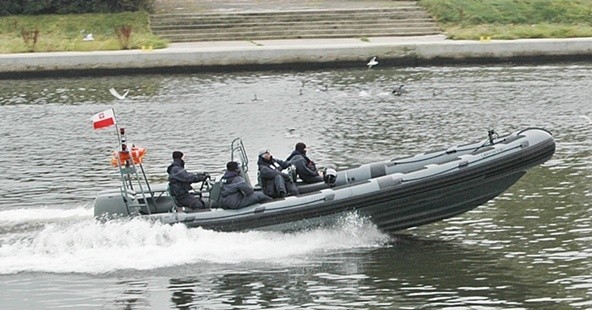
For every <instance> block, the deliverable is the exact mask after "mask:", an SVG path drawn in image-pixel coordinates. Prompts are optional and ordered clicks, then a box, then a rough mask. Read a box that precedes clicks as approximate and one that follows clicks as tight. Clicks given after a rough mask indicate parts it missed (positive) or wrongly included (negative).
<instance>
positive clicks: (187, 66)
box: [0, 35, 592, 79]
mask: <svg viewBox="0 0 592 310" xmlns="http://www.w3.org/2000/svg"><path fill="white" fill-rule="evenodd" d="M374 56H376V57H377V59H378V62H379V66H422V65H452V64H469V63H504V62H514V63H540V62H549V61H554V62H563V61H566V62H567V61H579V60H592V38H573V39H524V40H510V41H505V40H491V41H454V40H447V39H445V38H444V36H443V35H435V36H420V37H376V38H370V39H368V40H360V39H330V40H327V39H309V40H270V41H217V42H198V43H175V44H171V46H170V47H168V48H166V49H161V50H129V51H97V52H56V53H30V54H4V55H0V78H4V79H7V78H8V79H10V78H24V77H42V76H58V75H59V76H76V75H86V74H93V75H102V74H105V75H112V74H135V73H162V72H179V73H185V72H213V71H231V70H268V69H298V70H306V69H317V68H327V67H364V66H365V65H366V63H367V62H368V60H369V59H370V58H372V57H374Z"/></svg>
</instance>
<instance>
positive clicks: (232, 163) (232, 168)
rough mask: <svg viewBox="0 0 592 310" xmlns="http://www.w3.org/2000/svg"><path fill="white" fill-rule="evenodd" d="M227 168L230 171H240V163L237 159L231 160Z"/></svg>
mask: <svg viewBox="0 0 592 310" xmlns="http://www.w3.org/2000/svg"><path fill="white" fill-rule="evenodd" d="M226 169H227V170H228V171H238V163H237V162H236V161H229V162H228V163H227V164H226Z"/></svg>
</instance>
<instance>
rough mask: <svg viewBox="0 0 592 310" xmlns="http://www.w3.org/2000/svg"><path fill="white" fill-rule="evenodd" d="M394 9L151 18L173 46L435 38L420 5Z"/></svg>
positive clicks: (155, 29) (434, 29) (433, 25)
mask: <svg viewBox="0 0 592 310" xmlns="http://www.w3.org/2000/svg"><path fill="white" fill-rule="evenodd" d="M402 3H404V4H403V5H400V6H397V7H395V8H378V9H376V8H375V9H353V10H352V9H348V10H341V9H331V10H294V11H259V12H230V13H203V14H200V13H166V14H154V15H151V17H150V23H151V28H152V31H153V32H154V33H155V34H156V35H159V36H161V37H164V38H167V39H169V40H171V41H172V42H187V41H204V40H208V41H209V40H245V38H246V39H259V40H264V39H291V38H330V37H335V38H345V37H353V38H357V37H370V36H385V35H387V36H406V35H431V34H437V33H440V30H439V29H438V26H437V24H436V23H435V22H434V20H433V19H432V18H431V17H430V16H429V15H428V14H427V12H425V10H423V9H422V8H421V7H419V6H417V5H410V3H409V2H402Z"/></svg>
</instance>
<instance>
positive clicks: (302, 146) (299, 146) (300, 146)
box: [296, 142, 306, 152]
mask: <svg viewBox="0 0 592 310" xmlns="http://www.w3.org/2000/svg"><path fill="white" fill-rule="evenodd" d="M305 148H306V144H304V143H302V142H298V143H296V150H297V151H300V152H302V151H304V149H305Z"/></svg>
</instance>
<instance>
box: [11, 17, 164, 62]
mask: <svg viewBox="0 0 592 310" xmlns="http://www.w3.org/2000/svg"><path fill="white" fill-rule="evenodd" d="M122 26H131V29H132V31H131V35H130V36H129V44H127V46H126V44H125V41H124V40H120V39H118V35H117V29H120V27H122ZM23 31H25V32H29V33H34V32H35V31H38V35H37V42H36V43H33V39H32V38H31V39H29V42H28V43H26V42H25V39H23V35H22V33H23ZM81 31H85V32H86V33H92V34H93V37H94V41H83V40H82V38H83V35H82V33H81ZM0 42H2V44H0V53H23V52H54V51H96V50H120V49H126V48H130V49H139V48H142V47H144V48H163V47H166V46H167V44H168V42H167V41H166V40H164V39H161V38H159V37H157V36H155V35H153V34H152V32H151V31H150V27H149V15H148V13H146V12H126V13H117V14H74V15H39V16H21V15H17V16H15V15H12V16H4V17H0Z"/></svg>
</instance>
